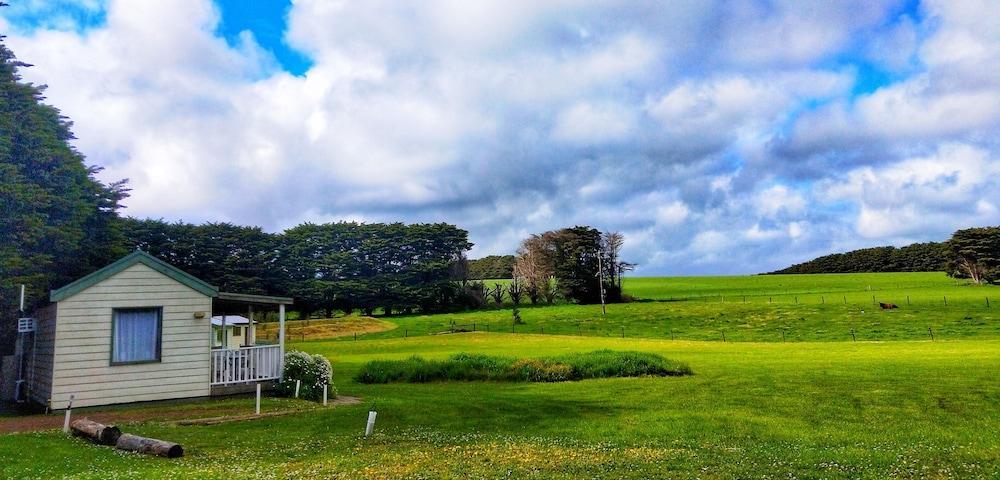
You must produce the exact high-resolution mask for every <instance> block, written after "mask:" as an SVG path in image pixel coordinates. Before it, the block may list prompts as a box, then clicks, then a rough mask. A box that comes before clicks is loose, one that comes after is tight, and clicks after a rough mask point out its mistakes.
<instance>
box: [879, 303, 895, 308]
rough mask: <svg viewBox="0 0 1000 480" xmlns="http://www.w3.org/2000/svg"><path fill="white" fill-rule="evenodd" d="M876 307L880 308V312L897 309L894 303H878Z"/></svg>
mask: <svg viewBox="0 0 1000 480" xmlns="http://www.w3.org/2000/svg"><path fill="white" fill-rule="evenodd" d="M878 306H880V307H882V310H892V309H894V308H899V307H898V306H897V305H896V304H895V303H879V304H878Z"/></svg>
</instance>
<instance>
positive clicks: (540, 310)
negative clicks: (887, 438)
mask: <svg viewBox="0 0 1000 480" xmlns="http://www.w3.org/2000/svg"><path fill="white" fill-rule="evenodd" d="M495 282H497V281H487V285H492V284H493V283H495ZM624 290H625V292H626V293H627V294H629V295H631V296H633V297H635V298H636V299H637V300H636V301H633V302H630V303H624V304H614V305H608V306H607V309H606V313H602V310H601V307H600V305H568V304H556V305H530V304H527V305H525V304H522V305H521V306H520V308H519V315H520V317H521V319H522V320H523V322H524V323H523V324H516V325H515V324H513V320H512V319H513V316H512V306H511V305H509V304H505V305H503V306H493V307H491V308H487V309H483V310H474V311H467V312H460V313H452V314H443V315H442V314H439V315H410V316H395V317H391V318H389V319H388V320H389V321H391V322H393V323H395V324H396V325H398V327H397V328H395V329H392V330H388V331H384V332H380V333H376V334H371V335H367V336H365V337H361V338H395V337H404V336H420V335H428V334H439V333H442V332H450V331H453V330H458V331H465V330H470V331H471V330H475V331H480V330H482V331H489V332H491V333H511V332H512V331H513V332H514V333H535V334H559V335H578V336H581V335H582V336H607V337H619V338H620V337H622V336H624V337H625V338H631V337H640V338H663V339H674V340H706V341H723V339H725V341H730V342H731V341H736V342H782V341H786V342H789V341H830V342H836V341H855V340H857V341H864V340H872V341H888V340H924V339H926V340H930V339H931V338H932V337H933V338H934V339H961V338H1000V288H997V287H993V286H978V285H970V284H969V283H968V282H966V281H962V280H955V279H952V278H949V277H948V276H946V275H945V274H943V273H934V272H930V273H888V274H885V273H883V274H878V273H876V274H826V275H755V276H733V277H657V278H627V279H625V282H624ZM878 303H892V304H895V305H897V306H898V307H899V308H897V309H893V310H882V309H881V308H880V307H879V305H878ZM344 339H345V340H353V337H345V338H344Z"/></svg>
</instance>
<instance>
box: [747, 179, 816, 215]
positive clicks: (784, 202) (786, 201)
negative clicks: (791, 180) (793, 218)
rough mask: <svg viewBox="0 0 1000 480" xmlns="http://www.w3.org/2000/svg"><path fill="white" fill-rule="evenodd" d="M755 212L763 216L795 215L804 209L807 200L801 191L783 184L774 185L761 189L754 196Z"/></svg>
mask: <svg viewBox="0 0 1000 480" xmlns="http://www.w3.org/2000/svg"><path fill="white" fill-rule="evenodd" d="M753 203H754V207H755V208H756V213H758V214H761V215H763V216H765V217H775V216H777V215H778V214H781V213H785V214H789V215H796V214H799V213H801V212H802V211H803V210H805V208H806V205H807V201H806V198H805V197H804V196H802V194H801V193H799V192H796V191H794V190H791V189H789V188H788V187H786V186H784V185H774V186H772V187H770V188H767V189H765V190H762V191H761V192H760V193H758V194H757V196H756V197H755V198H754V202H753Z"/></svg>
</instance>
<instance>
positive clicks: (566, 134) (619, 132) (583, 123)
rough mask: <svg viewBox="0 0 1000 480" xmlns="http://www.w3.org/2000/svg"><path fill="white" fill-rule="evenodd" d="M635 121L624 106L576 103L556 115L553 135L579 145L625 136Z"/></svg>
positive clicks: (598, 142) (619, 138) (557, 138)
mask: <svg viewBox="0 0 1000 480" xmlns="http://www.w3.org/2000/svg"><path fill="white" fill-rule="evenodd" d="M633 123H634V119H633V116H632V114H631V112H629V111H628V110H627V109H626V108H624V107H621V106H618V105H613V104H603V105H593V104H590V103H577V104H576V105H573V106H571V107H569V108H567V109H566V110H563V112H562V113H560V114H559V116H558V117H557V118H556V123H555V127H554V128H553V129H552V138H554V139H556V140H558V141H563V142H569V143H574V144H578V145H592V144H600V143H604V142H608V141H614V140H621V139H623V138H626V137H627V136H628V135H629V133H630V132H631V131H632V128H633Z"/></svg>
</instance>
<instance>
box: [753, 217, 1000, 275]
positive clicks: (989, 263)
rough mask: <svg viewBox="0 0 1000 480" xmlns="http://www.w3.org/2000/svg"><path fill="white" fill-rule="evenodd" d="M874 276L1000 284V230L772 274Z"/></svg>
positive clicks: (829, 258) (825, 259)
mask: <svg viewBox="0 0 1000 480" xmlns="http://www.w3.org/2000/svg"><path fill="white" fill-rule="evenodd" d="M874 272H946V273H947V274H948V275H950V276H952V277H955V278H968V279H971V280H972V281H973V282H975V283H979V284H982V283H997V282H1000V226H997V227H976V228H966V229H961V230H957V231H955V233H953V234H952V236H951V238H950V239H948V240H947V241H944V242H927V243H914V244H912V245H907V246H905V247H901V248H896V247H875V248H863V249H860V250H853V251H850V252H846V253H835V254H833V255H825V256H822V257H819V258H816V259H813V260H810V261H808V262H804V263H799V264H796V265H792V266H790V267H788V268H784V269H781V270H777V271H774V272H770V274H801V273H874Z"/></svg>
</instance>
